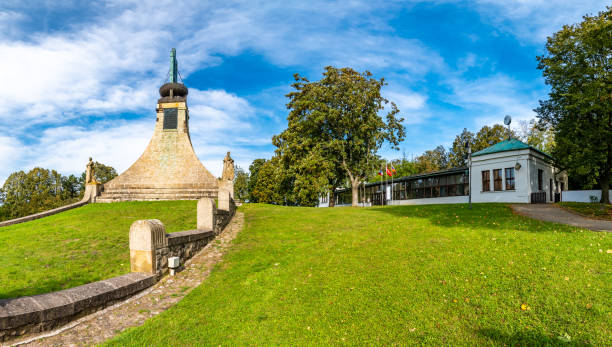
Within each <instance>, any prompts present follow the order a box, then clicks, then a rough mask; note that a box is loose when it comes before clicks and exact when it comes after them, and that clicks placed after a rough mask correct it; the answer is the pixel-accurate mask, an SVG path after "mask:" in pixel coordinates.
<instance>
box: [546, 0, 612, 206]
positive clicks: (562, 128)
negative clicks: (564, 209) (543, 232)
mask: <svg viewBox="0 0 612 347" xmlns="http://www.w3.org/2000/svg"><path fill="white" fill-rule="evenodd" d="M537 59H538V62H539V64H538V69H540V70H542V75H543V76H544V80H545V81H546V84H547V85H549V86H550V92H549V94H548V99H546V100H541V101H540V107H538V108H537V109H536V110H535V111H536V112H537V113H538V118H539V121H540V125H541V126H542V127H549V128H551V129H552V130H553V131H554V133H555V145H554V148H553V153H552V155H553V157H554V158H555V160H556V161H557V165H558V166H560V167H561V168H567V169H568V173H569V175H570V176H572V175H579V176H587V177H588V176H590V177H594V179H595V180H596V181H598V182H599V184H600V187H601V190H602V194H601V202H604V203H610V197H609V185H610V177H611V175H612V140H611V139H612V75H611V69H612V8H610V7H608V8H607V9H606V10H605V11H602V12H600V13H599V14H598V15H596V16H589V15H587V16H584V17H583V21H582V22H580V23H578V24H574V25H565V26H563V28H562V29H561V30H560V31H558V32H556V33H555V34H553V35H552V36H551V37H549V38H548V40H547V43H546V52H545V54H544V55H541V56H538V57H537Z"/></svg>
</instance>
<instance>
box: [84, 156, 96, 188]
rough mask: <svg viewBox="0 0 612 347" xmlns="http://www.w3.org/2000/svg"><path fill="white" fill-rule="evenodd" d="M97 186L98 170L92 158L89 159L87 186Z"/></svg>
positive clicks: (86, 172) (86, 174)
mask: <svg viewBox="0 0 612 347" xmlns="http://www.w3.org/2000/svg"><path fill="white" fill-rule="evenodd" d="M90 183H93V184H97V183H98V182H97V181H96V169H95V164H94V162H93V160H92V159H91V157H89V162H88V163H87V169H86V170H85V184H90Z"/></svg>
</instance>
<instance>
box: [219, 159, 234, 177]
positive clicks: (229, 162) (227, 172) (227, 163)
mask: <svg viewBox="0 0 612 347" xmlns="http://www.w3.org/2000/svg"><path fill="white" fill-rule="evenodd" d="M221 179H224V180H228V181H233V180H234V159H232V158H231V157H230V152H227V154H226V155H225V158H224V159H223V173H222V174H221Z"/></svg>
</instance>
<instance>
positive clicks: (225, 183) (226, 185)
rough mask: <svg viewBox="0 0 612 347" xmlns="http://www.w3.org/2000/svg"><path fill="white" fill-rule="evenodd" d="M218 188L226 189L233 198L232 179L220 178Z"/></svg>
mask: <svg viewBox="0 0 612 347" xmlns="http://www.w3.org/2000/svg"><path fill="white" fill-rule="evenodd" d="M219 190H226V191H227V192H229V194H230V197H231V198H232V199H233V198H234V181H231V180H225V179H220V180H219Z"/></svg>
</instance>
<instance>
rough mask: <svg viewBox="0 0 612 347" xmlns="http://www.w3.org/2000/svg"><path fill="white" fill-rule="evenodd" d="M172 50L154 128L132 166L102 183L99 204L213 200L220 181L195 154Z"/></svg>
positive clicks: (182, 88)
mask: <svg viewBox="0 0 612 347" xmlns="http://www.w3.org/2000/svg"><path fill="white" fill-rule="evenodd" d="M177 67H178V64H177V61H176V50H175V49H174V48H173V49H172V52H171V53H170V74H169V75H170V81H169V82H168V83H166V84H164V85H162V86H161V87H160V88H159V94H160V98H159V100H158V101H157V107H156V112H157V117H156V120H155V130H154V132H153V137H152V138H151V141H150V142H149V145H148V146H147V148H146V149H145V151H144V153H143V154H142V155H141V156H140V158H138V160H136V162H135V163H134V164H132V166H130V168H128V169H127V170H126V171H125V172H123V173H122V174H121V175H119V176H117V177H115V178H114V179H113V180H111V181H109V182H108V183H106V184H104V189H103V192H102V195H101V196H100V197H99V198H98V199H97V201H98V202H112V201H129V200H196V199H200V198H203V197H210V198H215V197H217V192H218V189H219V184H218V182H217V180H216V179H215V177H214V176H213V175H212V174H211V173H210V172H209V171H208V170H207V169H206V168H205V167H204V165H202V163H201V162H200V160H199V159H198V157H197V156H196V154H195V152H194V150H193V145H192V144H191V137H190V135H189V109H188V107H187V94H188V90H187V87H185V85H184V84H183V83H179V82H178V69H177Z"/></svg>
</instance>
